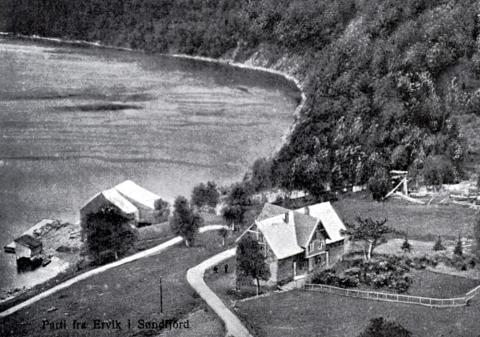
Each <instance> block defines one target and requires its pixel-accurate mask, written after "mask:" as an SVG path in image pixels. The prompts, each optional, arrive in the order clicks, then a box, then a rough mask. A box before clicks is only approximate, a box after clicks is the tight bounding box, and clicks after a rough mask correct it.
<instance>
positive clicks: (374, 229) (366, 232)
mask: <svg viewBox="0 0 480 337" xmlns="http://www.w3.org/2000/svg"><path fill="white" fill-rule="evenodd" d="M386 223H387V219H383V220H374V219H372V218H361V217H358V218H357V224H350V223H346V224H345V225H346V227H347V230H346V231H343V233H344V234H347V235H350V236H351V237H352V239H354V240H365V241H366V242H367V243H368V247H367V251H366V259H367V260H370V258H371V257H372V252H373V250H374V249H375V247H376V246H377V243H378V241H379V240H380V239H381V238H382V237H383V236H384V235H385V234H388V233H393V232H396V230H394V229H393V228H390V227H388V226H387V225H386Z"/></svg>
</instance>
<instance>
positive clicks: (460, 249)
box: [453, 235, 463, 256]
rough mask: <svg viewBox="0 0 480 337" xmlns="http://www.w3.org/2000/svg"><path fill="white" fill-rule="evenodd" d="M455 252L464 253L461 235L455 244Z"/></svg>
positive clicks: (460, 254) (459, 254)
mask: <svg viewBox="0 0 480 337" xmlns="http://www.w3.org/2000/svg"><path fill="white" fill-rule="evenodd" d="M453 253H454V254H455V255H458V256H462V255H463V244H462V239H461V238H460V235H459V236H458V240H457V243H456V245H455V249H454V250H453Z"/></svg>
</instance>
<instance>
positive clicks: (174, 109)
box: [0, 39, 299, 288]
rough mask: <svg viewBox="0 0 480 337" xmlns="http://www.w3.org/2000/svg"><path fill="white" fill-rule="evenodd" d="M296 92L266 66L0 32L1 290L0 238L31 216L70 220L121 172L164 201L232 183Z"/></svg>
mask: <svg viewBox="0 0 480 337" xmlns="http://www.w3.org/2000/svg"><path fill="white" fill-rule="evenodd" d="M298 99H299V94H298V92H297V90H296V88H295V87H294V86H293V85H292V84H291V83H288V82H287V81H285V80H284V79H282V78H280V77H278V76H275V75H270V74H266V73H259V72H254V71H247V70H241V69H235V68H232V67H228V66H222V65H217V64H209V63H204V62H198V61H192V60H181V59H175V58H171V57H163V56H148V55H144V54H141V53H136V52H123V51H112V50H105V49H97V48H80V47H70V46H59V45H51V44H50V45H49V44H39V43H35V44H34V43H30V42H26V41H13V40H2V39H0V233H1V234H0V244H1V247H2V252H1V253H0V268H1V269H2V276H1V277H0V287H1V288H5V287H10V286H12V285H14V284H16V283H15V282H17V284H18V276H16V275H15V273H16V272H15V262H14V259H12V256H9V255H6V254H4V253H3V245H5V244H7V243H8V242H10V241H11V240H12V239H13V238H14V237H15V236H16V235H19V234H21V233H22V232H23V231H24V230H26V229H27V228H28V227H30V226H32V225H33V224H34V223H35V222H36V221H38V220H40V219H42V218H58V219H63V220H70V221H75V220H77V219H78V210H79V208H80V207H81V205H82V204H83V203H84V202H85V201H86V200H88V199H89V198H90V197H91V196H92V195H93V194H95V193H97V192H98V191H101V190H103V189H106V188H109V187H111V186H113V185H115V184H117V183H119V182H121V181H123V180H125V179H132V180H134V181H135V182H137V183H139V184H140V185H142V186H145V187H146V188H148V189H150V190H152V191H154V192H155V193H157V194H159V195H160V196H161V197H163V198H164V199H166V200H169V201H171V200H172V199H173V198H174V197H175V196H177V195H185V196H189V195H190V191H191V188H192V186H193V185H195V184H197V183H199V182H204V181H207V180H215V181H216V182H217V183H219V184H227V183H230V182H233V181H235V180H236V179H239V178H240V177H241V176H242V175H243V174H244V172H245V170H246V169H247V167H248V166H249V164H251V163H252V161H253V160H254V159H255V158H257V157H259V156H265V155H268V154H270V153H271V152H272V151H273V150H275V149H276V148H278V146H279V145H280V144H281V141H282V135H284V134H285V132H286V131H287V130H288V128H289V126H290V125H291V124H292V122H293V111H294V110H295V107H296V105H297V103H298ZM21 277H22V278H23V280H22V282H21V283H22V285H25V284H27V285H28V282H26V281H25V275H22V276H21Z"/></svg>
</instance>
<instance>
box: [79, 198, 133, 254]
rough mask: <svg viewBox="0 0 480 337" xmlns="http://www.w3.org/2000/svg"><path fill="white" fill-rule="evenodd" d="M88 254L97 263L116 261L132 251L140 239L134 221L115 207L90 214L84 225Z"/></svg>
mask: <svg viewBox="0 0 480 337" xmlns="http://www.w3.org/2000/svg"><path fill="white" fill-rule="evenodd" d="M82 225H83V228H82V231H83V232H84V233H83V235H84V237H85V238H86V249H87V252H88V254H89V255H90V256H91V257H92V258H93V260H94V261H95V262H96V263H103V262H106V261H108V260H109V256H111V257H113V258H114V259H115V260H116V259H118V257H119V256H121V255H123V254H124V253H126V252H127V251H128V250H129V249H131V248H132V247H133V245H134V243H135V242H136V240H137V238H138V231H137V229H136V228H135V227H134V226H133V225H132V220H131V219H129V218H127V217H126V216H124V215H123V214H122V213H121V212H120V211H119V210H118V209H117V208H115V207H104V208H101V209H100V210H99V211H98V212H95V213H90V214H88V215H87V217H86V221H85V222H84V223H83V224H82Z"/></svg>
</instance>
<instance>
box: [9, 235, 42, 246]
mask: <svg viewBox="0 0 480 337" xmlns="http://www.w3.org/2000/svg"><path fill="white" fill-rule="evenodd" d="M14 241H15V243H18V244H21V245H22V246H25V247H28V248H38V247H41V246H42V242H41V241H40V240H37V239H35V238H34V237H33V236H31V235H28V234H26V235H22V236H20V237H19V238H16V239H15V240H14Z"/></svg>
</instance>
